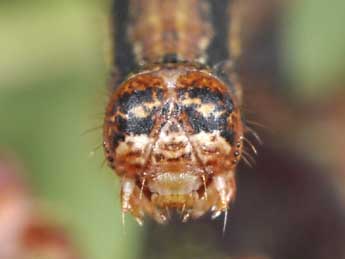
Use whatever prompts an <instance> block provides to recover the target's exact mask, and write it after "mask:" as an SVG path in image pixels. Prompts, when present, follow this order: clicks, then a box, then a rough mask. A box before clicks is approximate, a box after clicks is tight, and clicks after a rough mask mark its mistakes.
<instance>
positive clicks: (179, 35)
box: [128, 0, 213, 64]
mask: <svg viewBox="0 0 345 259" xmlns="http://www.w3.org/2000/svg"><path fill="white" fill-rule="evenodd" d="M209 8H210V7H209V4H208V2H207V1H205V0H189V1H186V0H174V1H171V0H149V1H148V0H130V13H131V19H130V26H129V29H128V33H129V38H130V40H131V41H132V44H133V48H134V53H135V56H136V59H137V61H138V62H139V63H140V64H146V63H152V62H157V61H160V60H162V58H163V57H164V56H165V55H166V54H177V55H178V57H179V59H180V60H199V61H200V60H203V59H205V50H206V48H207V47H208V45H209V42H210V40H211V38H212V35H213V28H212V25H211V23H210V19H209Z"/></svg>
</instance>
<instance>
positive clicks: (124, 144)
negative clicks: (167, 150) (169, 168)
mask: <svg viewBox="0 0 345 259" xmlns="http://www.w3.org/2000/svg"><path fill="white" fill-rule="evenodd" d="M152 143H153V141H152V139H151V138H150V137H148V136H147V135H146V134H141V135H129V136H126V137H125V140H124V141H121V142H120V143H119V145H118V147H117V148H116V151H115V155H116V156H117V157H119V156H126V155H129V154H130V153H136V152H137V153H138V154H139V155H137V156H136V157H133V156H131V160H130V161H128V162H129V163H131V164H140V165H144V164H145V163H146V161H147V159H148V155H149V153H150V152H149V150H150V149H151V148H152Z"/></svg>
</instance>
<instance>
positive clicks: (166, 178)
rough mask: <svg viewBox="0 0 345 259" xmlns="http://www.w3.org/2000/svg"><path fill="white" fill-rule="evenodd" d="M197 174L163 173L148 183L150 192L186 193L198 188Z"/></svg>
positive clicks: (160, 193)
mask: <svg viewBox="0 0 345 259" xmlns="http://www.w3.org/2000/svg"><path fill="white" fill-rule="evenodd" d="M201 184H202V182H201V179H200V177H199V176H197V175H193V174H192V173H189V172H184V173H163V174H159V175H157V177H156V178H154V179H153V180H152V181H150V182H149V183H148V186H149V188H150V191H151V192H154V193H158V194H159V195H186V194H190V193H192V192H193V191H196V190H198V189H199V188H200V186H201Z"/></svg>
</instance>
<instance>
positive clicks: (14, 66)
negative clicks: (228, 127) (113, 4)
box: [0, 0, 345, 259]
mask: <svg viewBox="0 0 345 259" xmlns="http://www.w3.org/2000/svg"><path fill="white" fill-rule="evenodd" d="M107 5H108V2H106V1H91V0H90V1H82V0H73V1H72V0H69V1H67V0H66V1H61V0H59V1H58V0H50V1H19V0H17V1H1V2H0V151H2V152H10V153H13V154H15V156H16V157H17V158H18V159H20V160H22V161H23V163H24V164H25V167H26V169H27V172H28V179H29V181H30V183H31V184H32V190H33V192H34V194H35V195H36V197H38V199H39V200H40V201H41V203H42V204H43V205H42V206H43V207H44V210H46V211H48V213H49V214H51V215H54V216H53V217H56V218H58V219H59V221H61V222H62V223H63V224H64V225H66V227H67V229H68V230H69V232H70V233H71V235H72V237H73V238H74V240H76V243H77V245H78V246H79V248H80V249H81V250H82V254H83V255H84V256H85V258H90V259H91V258H92V259H109V258H123V259H126V258H137V257H138V254H139V253H140V251H141V249H143V248H142V247H141V244H142V242H141V241H142V235H143V230H144V229H143V228H140V227H138V226H137V225H136V224H133V220H132V219H131V218H130V217H127V222H126V226H125V230H124V229H123V227H122V224H121V214H120V211H119V198H118V193H119V189H118V182H119V181H118V179H117V177H114V176H113V173H112V172H111V170H109V169H108V168H107V166H102V165H103V160H104V158H103V150H102V148H97V147H99V145H100V144H101V143H102V138H101V132H102V131H101V129H100V128H99V127H100V126H101V125H102V120H103V115H102V113H103V111H104V107H105V103H106V100H107V87H106V85H107V78H108V67H107V64H108V63H109V61H108V60H109V58H107V56H108V55H109V45H110V44H109V39H108V36H109V35H108V17H107V15H108V9H107ZM284 10H285V12H284V17H283V19H282V20H283V21H284V26H283V30H282V33H283V34H282V35H281V45H282V46H284V48H283V53H281V55H282V57H284V59H283V60H284V62H283V66H284V71H285V76H286V77H288V78H289V80H291V81H292V82H294V84H292V85H296V87H295V89H294V88H292V90H291V91H292V92H294V93H295V94H296V95H298V96H302V99H303V98H308V99H309V98H320V96H322V97H323V96H325V95H327V94H328V93H329V92H332V91H333V87H331V86H333V85H334V87H339V85H338V84H333V83H330V82H334V79H337V80H340V79H342V78H344V76H343V71H344V67H345V30H344V25H345V21H344V19H345V18H344V14H345V1H343V0H334V1H331V2H327V1H323V0H303V1H295V2H294V4H289V5H288V7H287V8H285V9H284ZM293 89H294V90H293ZM91 129H94V130H91ZM89 130H90V131H89ZM93 151H94V153H95V154H94V155H92V153H93Z"/></svg>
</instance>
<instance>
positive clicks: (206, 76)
mask: <svg viewBox="0 0 345 259" xmlns="http://www.w3.org/2000/svg"><path fill="white" fill-rule="evenodd" d="M226 3H227V1H206V0H188V1H186V0H179V1H175V0H130V1H128V2H126V1H117V2H116V4H115V8H114V12H115V15H114V18H115V35H116V37H115V60H114V63H115V65H116V66H117V69H118V71H117V76H118V78H117V80H114V81H113V85H112V86H111V87H112V93H111V95H110V100H109V103H108V106H107V110H106V116H105V123H104V147H105V153H106V157H107V160H108V164H109V166H110V167H111V168H113V169H114V170H115V171H116V173H117V174H118V175H119V176H120V177H121V186H122V187H121V188H122V189H121V202H122V211H123V212H130V213H131V214H133V215H134V217H135V218H136V219H137V220H138V221H139V222H141V221H142V218H143V216H144V214H145V213H146V214H149V215H150V216H152V217H153V218H154V219H155V220H157V221H158V222H162V223H163V222H165V221H166V220H167V217H168V215H167V214H166V208H176V209H177V210H178V211H180V212H181V213H183V219H184V220H187V219H188V218H190V217H192V218H197V217H199V216H201V215H203V214H205V213H206V212H207V211H209V210H210V209H211V210H213V212H214V216H217V215H219V214H221V212H227V210H228V208H229V203H230V201H231V200H233V199H234V196H235V192H236V183H235V168H236V165H237V164H238V162H239V160H240V157H241V152H242V139H243V126H242V119H241V115H240V110H239V104H240V100H239V93H240V91H239V89H238V86H237V85H236V84H235V82H233V81H232V80H231V78H230V77H227V76H224V75H222V78H220V76H219V73H217V71H215V70H214V69H213V66H212V65H214V64H215V63H217V62H221V61H224V60H227V59H228V58H229V52H228V40H227V35H228V26H227V24H226V22H227V20H226V19H227V18H228V16H229V15H228V14H229V13H230V12H229V11H228V6H227V4H226ZM217 4H218V5H217ZM225 7H226V8H225ZM221 12H223V13H221ZM217 19H218V20H217ZM217 22H218V23H220V25H219V24H217ZM224 22H225V24H224ZM219 26H221V27H222V28H219ZM220 29H221V30H220ZM222 37H223V38H222ZM133 71H138V72H136V73H133ZM131 72H132V73H131Z"/></svg>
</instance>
